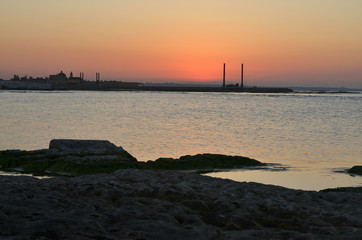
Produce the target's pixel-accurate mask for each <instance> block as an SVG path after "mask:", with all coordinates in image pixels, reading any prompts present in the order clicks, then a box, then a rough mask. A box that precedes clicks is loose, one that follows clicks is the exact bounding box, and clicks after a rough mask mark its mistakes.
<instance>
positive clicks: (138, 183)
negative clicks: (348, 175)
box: [0, 139, 362, 240]
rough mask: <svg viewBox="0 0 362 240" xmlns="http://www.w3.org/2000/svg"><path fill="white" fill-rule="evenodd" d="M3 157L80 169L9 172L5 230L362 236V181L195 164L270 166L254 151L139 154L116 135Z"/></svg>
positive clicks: (0, 181)
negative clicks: (316, 182)
mask: <svg viewBox="0 0 362 240" xmlns="http://www.w3.org/2000/svg"><path fill="white" fill-rule="evenodd" d="M0 165H1V169H3V170H11V169H13V170H14V169H16V168H17V169H18V171H22V172H29V173H33V174H38V175H65V176H78V177H52V178H43V179H38V178H35V177H27V176H0V190H1V195H0V239H11V240H15V239H29V240H32V239H39V240H40V239H41V240H43V239H69V240H70V239H80V240H88V239H107V240H112V239H139V240H141V239H230V240H232V239H251V240H252V239H356V240H357V239H360V237H361V236H362V215H361V213H362V205H361V202H362V193H361V188H350V189H349V188H348V189H337V190H338V191H346V192H336V191H337V190H335V189H328V191H329V192H314V191H302V190H292V189H287V188H283V187H277V186H272V185H263V184H258V183H246V182H243V183H240V182H234V181H231V180H223V179H217V178H211V177H207V176H201V175H199V174H196V173H192V172H190V170H192V171H194V172H200V171H201V172H202V171H210V170H215V169H228V168H229V169H232V168H242V167H250V166H264V164H263V163H260V162H258V161H256V160H254V159H250V158H247V157H240V156H225V155H219V154H198V155H194V156H183V157H181V158H179V159H172V158H160V159H157V160H156V161H148V162H138V161H137V159H135V158H134V157H133V156H131V155H130V154H129V153H128V152H126V151H125V150H124V149H123V148H122V147H117V146H115V145H114V144H112V143H110V142H108V141H98V140H97V141H94V140H64V139H58V140H52V141H51V142H50V145H49V149H44V150H35V151H20V150H8V151H0ZM175 170H177V171H175ZM180 170H182V171H180ZM185 170H186V171H185ZM195 170H196V171H195ZM356 170H357V171H358V170H360V168H359V167H357V168H354V170H353V171H356ZM100 172H101V173H103V174H100ZM96 173H98V174H96Z"/></svg>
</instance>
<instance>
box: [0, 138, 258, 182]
mask: <svg viewBox="0 0 362 240" xmlns="http://www.w3.org/2000/svg"><path fill="white" fill-rule="evenodd" d="M262 165H264V164H263V163H261V162H259V161H257V160H255V159H251V158H247V157H241V156H226V155H221V154H197V155H194V156H190V155H186V156H182V157H180V158H179V159H173V158H159V159H157V160H156V161H148V162H138V161H137V159H136V158H134V157H133V156H132V155H130V154H129V153H128V152H127V151H125V150H124V149H123V148H122V147H117V146H115V145H114V144H112V143H110V142H109V141H105V140H71V139H69V140H68V139H56V140H52V141H51V143H50V146H49V149H44V150H35V151H20V150H6V151H0V170H2V171H15V172H22V173H29V174H34V175H43V176H44V175H46V176H57V175H65V176H78V175H86V174H95V173H112V172H114V171H115V170H118V169H127V168H137V169H154V170H192V171H195V172H199V173H201V172H211V171H215V170H219V169H237V168H244V167H249V166H262Z"/></svg>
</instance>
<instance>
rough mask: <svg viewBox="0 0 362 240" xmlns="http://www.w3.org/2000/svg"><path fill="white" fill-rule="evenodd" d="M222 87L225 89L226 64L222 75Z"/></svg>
mask: <svg viewBox="0 0 362 240" xmlns="http://www.w3.org/2000/svg"><path fill="white" fill-rule="evenodd" d="M222 87H223V88H224V87H225V63H224V70H223V73H222Z"/></svg>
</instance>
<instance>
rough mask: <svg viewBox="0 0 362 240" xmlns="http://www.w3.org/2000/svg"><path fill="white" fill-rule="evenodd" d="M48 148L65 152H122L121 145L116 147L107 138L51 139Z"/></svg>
mask: <svg viewBox="0 0 362 240" xmlns="http://www.w3.org/2000/svg"><path fill="white" fill-rule="evenodd" d="M49 149H50V150H52V149H56V150H58V151H60V152H65V153H68V154H70V153H77V154H80V153H88V154H100V153H116V152H123V151H124V149H123V148H122V147H117V146H116V145H114V144H113V143H111V142H109V141H107V140H74V139H53V140H51V141H50V143H49Z"/></svg>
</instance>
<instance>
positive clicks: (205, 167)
mask: <svg viewBox="0 0 362 240" xmlns="http://www.w3.org/2000/svg"><path fill="white" fill-rule="evenodd" d="M263 165H265V164H264V163H261V162H259V161H257V160H255V159H251V158H248V157H242V156H228V155H221V154H209V153H205V154H197V155H193V156H190V155H186V156H182V157H180V158H179V159H174V158H159V159H157V160H156V161H148V162H147V163H145V164H143V165H140V166H141V168H146V169H163V170H197V171H200V170H202V171H206V172H207V171H214V170H217V169H237V168H245V167H251V166H263Z"/></svg>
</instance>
